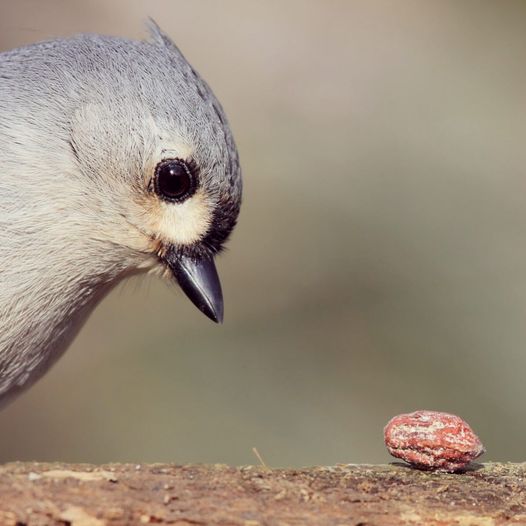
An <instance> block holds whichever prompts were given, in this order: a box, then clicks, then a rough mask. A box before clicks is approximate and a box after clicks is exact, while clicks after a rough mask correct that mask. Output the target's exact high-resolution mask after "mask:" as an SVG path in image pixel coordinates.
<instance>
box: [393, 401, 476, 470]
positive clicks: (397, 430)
mask: <svg viewBox="0 0 526 526" xmlns="http://www.w3.org/2000/svg"><path fill="white" fill-rule="evenodd" d="M384 440H385V445H386V447H387V449H388V451H389V453H390V454H391V455H393V456H394V457H397V458H401V459H402V460H405V461H406V462H408V463H409V464H411V465H412V466H414V467H416V468H419V469H427V470H436V471H448V472H455V471H462V470H463V469H465V468H466V466H467V465H468V464H469V463H470V462H471V461H472V460H474V459H475V458H477V457H479V456H480V455H482V453H484V447H483V445H482V443H481V441H480V440H479V438H478V437H477V435H475V433H474V432H473V430H472V429H471V427H469V425H468V424H467V423H466V422H464V420H462V418H460V417H458V416H455V415H451V414H449V413H440V412H438V411H424V410H422V411H415V412H414V413H407V414H403V415H398V416H395V417H394V418H392V419H391V420H390V421H389V422H388V423H387V425H386V426H385V428H384Z"/></svg>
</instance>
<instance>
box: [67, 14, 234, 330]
mask: <svg viewBox="0 0 526 526" xmlns="http://www.w3.org/2000/svg"><path fill="white" fill-rule="evenodd" d="M151 33H152V39H151V40H150V41H146V42H133V43H132V42H130V41H123V40H120V39H105V38H101V37H94V38H93V39H91V40H89V39H88V40H85V41H79V42H78V43H77V48H76V50H75V52H76V53H77V57H76V60H77V63H76V65H77V68H78V69H79V70H80V73H81V75H82V76H83V77H84V82H83V85H82V87H81V88H80V91H81V93H80V94H78V95H77V96H76V97H75V98H76V100H77V105H76V107H75V108H74V109H73V114H74V117H73V119H72V125H71V136H70V140H69V142H70V146H71V154H72V158H73V159H74V162H75V164H76V168H77V170H78V171H79V173H82V174H83V177H85V178H86V179H87V180H89V182H90V186H89V188H90V190H89V191H90V192H91V194H92V195H90V197H89V203H91V205H89V206H88V207H91V209H92V210H91V211H90V212H91V214H92V215H97V214H99V218H98V219H97V224H98V231H97V232H94V233H93V235H94V236H99V237H100V238H101V239H102V240H104V241H107V242H109V243H111V244H112V245H114V246H117V247H119V248H123V247H124V248H126V249H128V250H129V251H130V253H133V254H134V256H136V257H135V259H134V262H135V263H134V265H136V267H137V268H143V269H157V270H158V269H161V270H162V271H163V273H164V274H165V275H170V276H173V277H174V278H175V279H176V280H177V282H178V283H179V285H180V286H181V288H182V289H183V291H184V292H185V293H186V295H187V296H188V297H189V298H190V299H191V300H192V302H193V303H194V304H195V305H196V306H197V307H198V308H199V309H200V310H202V311H203V312H204V313H205V314H206V315H207V316H208V317H210V318H211V319H213V320H214V321H217V322H220V321H222V317H223V299H222V293H221V286H220V282H219V278H218V275H217V272H216V268H215V264H214V256H215V255H216V254H217V253H219V252H220V251H221V249H222V248H223V245H224V243H225V241H226V239H227V238H228V236H229V234H230V233H231V231H232V229H233V228H234V225H235V223H236V220H237V216H238V213H239V208H240V202H241V173H240V167H239V160H238V154H237V150H236V147H235V144H234V140H233V138H232V134H231V131H230V128H229V125H228V123H227V121H226V118H225V115H224V113H223V110H222V108H221V106H220V104H219V102H218V101H217V99H216V98H215V96H214V95H213V94H212V92H211V91H210V88H209V87H208V85H207V84H206V83H205V82H204V81H203V80H202V79H201V78H200V77H199V76H198V75H197V73H196V72H195V71H194V70H193V69H192V67H191V66H190V65H189V64H188V62H187V61H186V60H185V59H184V57H183V56H182V55H181V53H180V52H179V50H178V49H177V48H176V47H175V45H174V44H173V43H172V42H171V41H170V40H169V39H168V38H167V37H166V36H165V35H164V34H163V33H162V32H161V31H160V30H159V29H158V27H157V26H155V25H154V24H153V23H152V26H151ZM79 51H80V52H79ZM86 79H87V81H86ZM79 100H80V101H81V102H82V104H80V105H79V104H78V101H79ZM95 203H96V204H95Z"/></svg>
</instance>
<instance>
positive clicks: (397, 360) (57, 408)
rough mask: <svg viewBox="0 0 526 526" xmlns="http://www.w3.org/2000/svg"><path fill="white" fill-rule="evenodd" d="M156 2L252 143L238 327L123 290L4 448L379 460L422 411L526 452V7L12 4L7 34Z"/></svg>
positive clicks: (98, 27) (3, 455)
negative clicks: (385, 436)
mask: <svg viewBox="0 0 526 526" xmlns="http://www.w3.org/2000/svg"><path fill="white" fill-rule="evenodd" d="M149 15H151V16H153V17H154V18H155V19H156V20H157V21H158V22H159V23H160V25H161V26H162V27H163V28H164V30H165V31H166V32H168V33H169V34H170V35H171V36H172V37H173V38H174V40H175V41H176V42H177V44H178V45H179V46H180V47H181V49H182V50H183V52H184V53H185V55H186V56H187V58H188V59H189V60H190V61H191V62H192V64H193V65H194V66H195V67H196V68H197V69H198V71H200V73H201V74H202V75H203V76H204V77H205V78H206V79H207V80H208V81H209V83H210V84H211V85H212V87H213V89H214V90H215V92H216V94H217V95H218V97H219V98H220V100H221V101H222V103H223V105H224V107H225V109H226V111H227V114H228V116H229V118H230V122H231V125H232V127H233V130H234V133H235V136H236V139H237V143H238V147H239V150H240V154H241V159H242V165H243V169H244V176H245V198H244V205H243V209H242V213H241V217H240V222H239V226H238V228H237V230H236V231H235V234H234V236H233V238H232V240H231V242H230V244H229V250H228V251H227V253H226V254H225V255H224V256H223V257H222V258H221V259H220V261H219V270H220V273H221V275H222V278H223V288H224V291H225V300H226V316H225V324H224V325H223V326H216V325H214V324H212V323H211V322H209V321H208V320H207V319H206V318H205V317H204V316H202V315H201V314H200V313H199V312H198V311H197V309H195V308H194V307H193V306H192V305H191V304H190V302H189V301H187V300H186V298H184V297H183V295H182V294H181V293H180V292H179V291H178V290H177V289H176V287H174V286H167V285H166V284H165V283H162V282H160V281H157V280H154V279H153V278H138V279H135V280H132V281H128V282H126V283H124V284H123V285H122V286H121V287H119V288H118V289H117V290H115V291H114V292H113V293H112V294H111V296H110V297H108V298H107V299H106V300H105V301H104V302H103V303H102V305H100V307H99V308H98V309H97V310H96V312H95V313H94V314H93V316H92V317H91V318H90V320H89V321H88V323H87V325H86V326H85V327H84V329H83V330H82V332H81V334H80V336H79V337H78V338H77V340H76V341H75V342H74V344H73V345H72V347H71V348H70V349H69V351H68V352H67V353H66V354H65V356H64V357H63V358H62V359H61V360H60V361H59V363H58V364H57V365H56V366H55V367H54V368H53V370H52V371H51V372H50V373H49V374H48V375H47V376H45V378H44V379H43V380H42V381H40V382H39V383H38V384H37V385H36V386H35V387H34V388H33V389H32V390H30V391H29V392H28V393H26V394H25V395H23V396H22V397H21V398H19V399H18V400H17V401H15V402H14V403H13V404H12V405H11V406H9V407H8V408H7V409H5V410H3V411H2V412H1V413H0V429H1V433H0V460H2V461H7V460H14V459H16V460H65V461H93V462H106V461H132V462H142V461H169V462H177V463H182V462H227V463H231V464H247V463H256V462H257V459H256V458H255V456H254V454H253V453H252V451H251V449H252V447H253V446H256V447H257V448H258V450H259V452H260V453H261V455H262V456H263V458H264V459H265V461H266V462H267V464H269V465H271V466H299V465H313V464H333V463H338V462H384V461H387V460H388V455H387V453H385V451H384V447H383V440H382V429H383V426H384V425H385V423H386V422H387V420H388V419H389V418H390V417H392V416H394V415H395V414H397V413H401V412H406V411H412V410H415V409H421V408H426V409H435V410H442V411H449V412H453V413H456V414H459V415H461V416H463V417H464V418H466V419H467V420H468V421H469V422H470V424H471V425H472V427H473V428H474V429H475V431H476V432H477V433H478V434H479V435H480V437H481V438H482V440H483V442H484V444H485V445H486V447H487V450H488V453H487V455H486V457H484V458H485V459H486V460H513V461H521V460H522V461H523V460H525V458H526V451H525V443H526V440H525V438H526V407H525V398H526V382H525V371H526V348H525V347H526V345H525V342H526V174H525V171H526V147H525V137H526V30H525V29H526V4H525V3H524V2H523V1H516V2H513V1H505V2H485V1H462V2H459V1H457V0H449V1H447V0H434V1H433V0H427V1H425V2H422V1H420V0H414V1H410V0H397V1H396V2H395V1H391V0H386V1H381V0H379V1H376V0H374V1H370V0H363V1H343V0H342V1H337V0H331V1H323V2H322V1H317V2H314V1H307V0H297V1H296V0H287V1H285V2H283V1H278V0H273V1H266V2H264V3H263V2H259V1H257V0H223V1H221V2H216V1H213V0H200V1H195V0H166V1H160V0H157V1H151V0H149V1H146V0H144V1H140V0H135V1H129V0H127V1H123V0H119V1H115V0H113V1H112V2H106V1H103V0H90V1H87V0H83V1H66V0H63V1H59V0H46V1H44V2H43V1H39V0H18V1H17V2H11V1H6V0H1V2H0V49H2V50H5V49H9V48H11V47H15V46H20V45H23V44H27V43H30V42H34V41H37V40H43V39H48V38H51V37H56V36H65V35H71V34H74V33H77V32H100V33H105V34H114V35H122V36H127V37H132V38H143V37H144V36H145V28H144V24H143V22H144V20H145V19H146V17H147V16H149ZM0 103H1V101H0Z"/></svg>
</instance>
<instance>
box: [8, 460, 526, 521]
mask: <svg viewBox="0 0 526 526" xmlns="http://www.w3.org/2000/svg"><path fill="white" fill-rule="evenodd" d="M525 480H526V463H524V464H496V463H495V464H492V463H490V464H477V465H474V466H473V468H472V469H470V470H468V471H467V472H465V473H462V474H446V473H429V472H423V471H417V470H414V469H411V468H409V467H407V466H405V465H401V464H390V465H338V466H330V467H312V468H305V469H268V468H265V467H259V466H258V467H255V466H247V467H240V468H235V467H229V466H225V465H186V466H176V465H167V464H148V465H137V466H136V465H131V464H107V465H102V466H94V465H89V464H58V463H57V464H41V463H10V464H5V465H3V466H0V524H1V525H11V526H23V525H62V526H64V525H71V526H102V525H125V524H149V523H152V524H176V525H184V524H198V525H199V524H203V525H204V524H212V525H235V526H237V525H242V526H259V525H261V526H263V525H279V526H286V525H300V524H301V525H314V524H315V525H354V526H366V525H367V526H372V525H386V526H390V525H402V524H403V525H413V524H414V525H423V524H426V525H437V526H438V525H440V526H446V525H459V526H468V525H469V526H492V525H503V524H526V482H525Z"/></svg>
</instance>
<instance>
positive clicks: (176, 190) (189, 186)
mask: <svg viewBox="0 0 526 526" xmlns="http://www.w3.org/2000/svg"><path fill="white" fill-rule="evenodd" d="M196 186H197V180H196V176H195V170H194V167H193V165H192V164H190V165H189V164H187V163H186V162H185V161H183V160H182V159H166V160H164V161H161V162H160V163H159V164H158V165H157V167H156V168H155V177H154V189H155V193H156V194H157V195H158V196H159V197H160V198H161V199H164V200H165V201H171V202H176V203H180V202H182V201H184V200H185V199H188V198H189V197H190V196H191V195H192V194H193V193H194V192H195V190H196Z"/></svg>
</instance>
